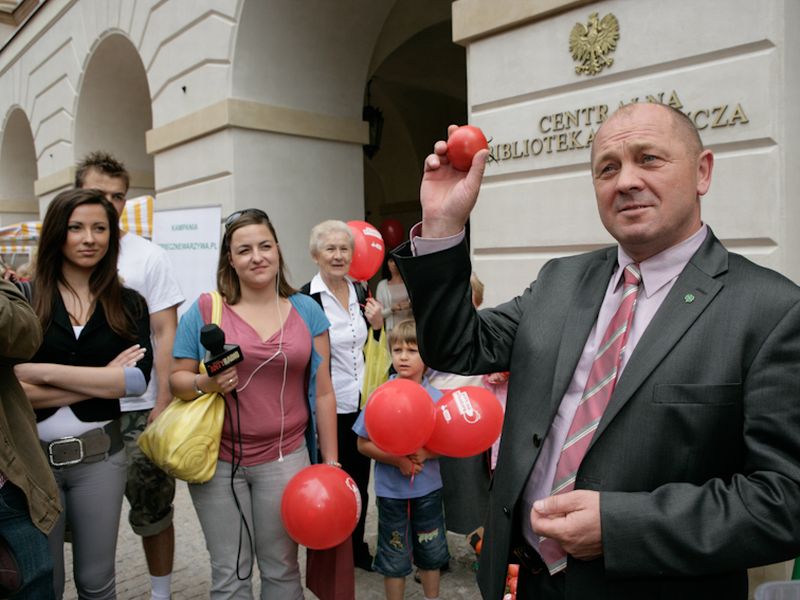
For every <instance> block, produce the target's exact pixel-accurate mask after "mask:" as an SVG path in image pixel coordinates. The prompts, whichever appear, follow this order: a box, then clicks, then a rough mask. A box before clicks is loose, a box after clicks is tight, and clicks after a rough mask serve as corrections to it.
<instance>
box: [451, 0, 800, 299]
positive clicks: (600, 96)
mask: <svg viewBox="0 0 800 600" xmlns="http://www.w3.org/2000/svg"><path fill="white" fill-rule="evenodd" d="M525 7H527V8H528V11H527V13H526V12H525V10H524V9H525ZM797 11H798V9H797V3H794V2H789V1H787V2H784V1H782V0H770V1H765V2H760V3H758V8H757V9H756V7H755V5H754V4H753V3H751V2H748V1H747V0H711V1H707V2H703V3H697V2H692V1H691V0H679V1H676V2H669V3H665V2H659V1H656V0H641V1H639V2H627V1H625V0H616V1H614V0H611V1H602V2H592V3H586V2H556V1H551V2H531V3H523V2H514V1H511V0H508V1H501V2H497V3H495V5H494V11H493V15H492V14H486V11H485V10H484V9H483V8H482V7H481V5H480V4H479V3H476V2H474V1H473V0H460V1H459V2H456V3H455V4H454V9H453V14H454V24H453V29H454V35H455V36H456V37H457V38H458V36H461V38H460V39H461V41H462V43H464V44H465V45H466V46H467V48H468V81H469V106H468V110H469V114H470V122H472V123H474V124H476V125H478V126H480V127H482V128H483V129H484V130H485V131H486V133H487V135H488V136H491V137H492V146H493V153H494V155H495V156H496V157H497V158H498V159H499V160H498V161H497V162H495V163H493V164H491V165H490V166H489V168H488V170H487V177H486V180H485V183H484V186H483V189H482V191H481V198H480V201H479V205H478V207H477V209H476V211H475V213H474V217H473V220H472V241H473V253H474V259H475V267H476V270H477V271H478V273H479V274H480V275H481V276H482V277H484V276H485V280H486V284H487V301H488V302H489V303H495V302H497V301H499V300H500V299H503V298H507V297H509V296H510V295H512V294H515V293H517V292H519V291H520V290H521V289H522V288H523V287H524V286H525V285H527V283H528V282H529V281H531V280H532V279H533V278H534V277H535V274H536V272H537V271H538V270H539V268H541V266H542V264H543V263H544V262H545V261H547V260H548V259H549V258H551V257H553V256H559V255H563V254H568V253H572V252H581V251H584V250H587V249H591V248H595V247H598V246H602V245H605V244H608V243H610V242H611V241H612V240H611V238H610V237H609V236H608V234H607V233H606V232H605V230H604V229H603V228H602V226H601V224H600V222H599V219H598V218H597V215H596V209H595V205H594V199H593V192H592V187H591V180H590V178H589V174H588V166H589V165H588V161H589V149H588V147H589V144H588V143H587V142H588V141H589V139H590V137H591V135H592V132H593V131H596V129H597V127H598V126H599V123H600V122H601V121H602V118H603V114H604V111H607V112H613V110H614V109H615V108H617V107H618V106H619V105H620V103H627V102H631V101H632V100H634V99H638V100H639V101H647V100H651V101H662V102H668V103H669V102H671V103H672V104H673V105H675V106H677V107H679V108H681V110H684V111H685V112H689V113H691V114H692V116H693V118H694V119H695V122H696V123H697V125H698V128H699V129H700V133H701V136H702V138H703V141H704V143H705V144H706V145H707V146H709V147H710V148H711V149H712V150H713V151H714V152H715V155H716V159H717V163H716V170H715V176H714V180H713V183H712V186H711V191H710V193H709V194H708V195H707V196H706V197H705V198H704V200H703V216H704V219H705V220H706V222H707V223H709V225H711V227H712V228H713V229H714V231H715V233H716V234H717V235H718V236H719V237H721V238H722V239H723V240H724V242H725V243H726V245H728V247H729V248H731V249H733V250H735V251H738V252H741V253H743V254H745V255H747V256H748V257H750V258H751V259H753V260H755V261H756V262H759V263H761V264H764V265H767V266H770V267H772V268H775V269H777V270H779V271H782V272H784V273H785V274H787V275H788V276H790V277H792V278H794V279H796V280H800V264H798V262H797V261H796V260H794V257H795V256H796V244H797V242H796V241H795V240H796V238H797V236H796V235H794V233H793V231H792V229H793V227H792V226H791V224H790V223H791V221H790V222H787V219H786V216H787V215H788V214H793V213H795V212H796V211H797V209H796V208H795V205H796V204H797V203H796V202H794V203H793V202H792V201H791V199H792V198H793V197H796V196H797V194H796V192H797V182H796V179H793V178H796V175H795V174H794V171H795V170H796V169H792V168H791V167H790V166H789V165H787V164H786V163H785V157H786V156H789V154H787V152H789V151H790V150H791V149H793V148H794V147H795V146H796V144H797V135H796V129H797V121H798V117H800V115H799V114H798V112H799V111H798V108H797V107H796V103H792V102H791V100H790V99H791V98H792V97H793V95H794V96H796V94H797V76H796V75H794V74H793V72H792V74H789V70H790V69H791V65H794V71H796V70H797V66H798V64H797V62H798V60H799V59H798V57H800V55H799V54H798V53H797V51H796V48H794V51H793V48H792V45H794V46H796V45H797V42H795V41H793V40H792V39H790V38H791V36H788V35H787V23H790V22H795V23H796V22H797ZM592 12H598V13H599V16H600V17H601V18H602V17H603V16H604V15H606V14H608V13H613V14H614V15H615V16H616V17H617V19H618V22H619V30H620V38H619V42H618V46H617V49H616V51H614V52H613V53H612V54H611V56H612V57H613V60H614V62H613V65H612V66H611V67H609V68H606V69H605V70H603V71H602V72H601V73H600V74H598V75H595V76H591V77H589V76H586V75H577V74H576V73H575V68H574V67H575V64H576V63H575V62H574V61H573V59H572V56H571V55H570V52H569V36H570V31H571V30H572V27H573V26H574V25H575V24H576V23H578V22H580V23H582V24H586V23H587V22H588V18H589V15H590V13H592ZM575 117H577V120H578V123H576V122H575ZM793 132H795V133H793ZM788 186H792V189H794V190H795V194H794V195H793V194H791V193H790V190H789V187H788Z"/></svg>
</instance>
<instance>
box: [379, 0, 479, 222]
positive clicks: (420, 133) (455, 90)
mask: <svg viewBox="0 0 800 600" xmlns="http://www.w3.org/2000/svg"><path fill="white" fill-rule="evenodd" d="M411 8H412V6H411V5H408V4H407V5H405V9H406V10H410V9H411ZM447 8H448V10H447V12H446V13H445V14H443V15H439V18H442V17H443V18H444V19H445V20H440V21H438V22H435V23H433V24H430V23H427V24H424V25H422V27H421V28H419V29H417V30H415V31H406V33H405V35H406V37H405V40H404V41H403V42H402V43H399V44H397V45H396V47H394V48H393V49H391V50H390V51H384V52H385V55H384V56H378V55H377V54H378V53H379V52H381V49H382V47H383V45H382V43H381V42H382V40H379V43H378V46H377V47H376V56H375V57H373V71H372V73H371V76H370V80H369V83H368V89H367V90H366V91H365V103H366V102H369V104H370V105H372V106H375V107H377V108H379V109H380V110H381V112H382V113H383V132H382V136H381V141H380V147H379V149H378V151H377V152H376V153H375V154H374V156H373V157H371V158H370V157H367V156H365V157H364V173H365V177H364V198H365V211H366V213H367V215H368V217H369V219H370V221H371V222H373V223H375V224H376V225H379V224H380V223H381V222H382V221H384V220H385V219H388V218H392V219H398V220H399V221H400V222H402V223H403V224H404V226H405V229H406V231H407V230H408V228H409V227H410V226H411V225H413V224H414V223H415V222H417V221H418V220H419V217H420V214H421V213H420V206H419V182H420V179H421V177H422V164H423V161H424V159H425V156H427V155H428V154H429V153H430V152H431V148H432V147H433V142H434V141H435V140H438V139H443V138H444V137H445V136H446V135H447V126H448V125H449V124H451V123H459V124H460V123H464V122H465V121H466V115H467V109H466V102H467V78H466V52H465V50H464V48H462V47H461V46H458V45H456V44H454V43H453V41H452V33H451V30H452V23H451V20H450V13H449V5H448V7H447ZM392 17H393V18H390V19H388V20H387V23H386V25H385V27H384V31H383V32H382V33H381V38H385V39H393V38H397V37H398V33H397V31H396V30H397V29H398V28H401V27H404V26H407V15H405V14H402V15H398V14H397V13H394V14H393V15H392Z"/></svg>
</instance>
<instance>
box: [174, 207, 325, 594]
mask: <svg viewBox="0 0 800 600" xmlns="http://www.w3.org/2000/svg"><path fill="white" fill-rule="evenodd" d="M217 288H218V291H219V292H220V294H221V295H222V297H223V300H224V302H223V306H222V320H221V322H220V327H221V329H222V330H223V331H224V332H225V337H226V341H227V342H228V343H233V344H237V345H238V346H239V347H240V348H241V351H242V354H243V356H244V360H243V361H242V362H240V363H239V364H237V365H235V366H233V367H230V368H228V369H226V370H224V371H222V372H221V373H219V374H218V375H216V376H214V377H209V376H208V375H205V374H199V373H198V369H199V365H200V361H201V360H202V359H203V357H204V356H205V349H204V348H203V346H202V345H201V343H200V330H201V328H202V327H203V325H204V324H205V323H208V322H210V315H211V299H210V295H209V294H203V295H201V297H200V298H199V299H198V300H197V301H196V302H195V303H194V305H192V307H191V308H190V309H189V311H188V312H187V313H186V314H185V315H183V317H182V318H181V322H180V324H179V326H178V332H177V335H176V337H175V346H174V348H173V357H174V361H173V368H172V374H171V376H170V384H171V387H172V392H173V393H174V394H175V395H176V396H178V397H180V398H183V399H184V400H189V401H191V400H193V399H195V398H197V397H198V396H200V395H201V394H204V393H207V392H212V391H213V392H219V393H222V394H224V395H225V401H226V404H227V407H228V410H226V415H225V421H224V425H223V431H222V442H221V444H220V452H219V461H218V463H217V470H216V473H215V474H214V477H213V478H212V479H211V481H209V482H207V483H204V484H191V485H190V486H189V490H190V493H191V496H192V501H193V502H194V506H195V509H196V511H197V515H198V517H199V519H200V524H201V526H202V528H203V534H204V535H205V538H206V546H207V548H208V552H209V554H210V556H211V597H212V598H214V599H222V598H226V599H227V598H252V586H251V581H250V573H251V569H252V563H253V557H252V553H251V545H254V546H255V555H256V560H257V561H258V567H259V571H260V573H261V597H262V598H265V599H266V598H270V599H272V598H281V599H287V600H296V599H301V598H303V589H302V586H301V584H300V570H299V567H298V563H297V544H296V543H295V542H294V541H293V540H292V539H291V538H290V537H289V535H288V534H287V533H286V530H285V529H284V527H283V522H282V520H281V514H280V503H281V497H282V494H283V490H284V488H285V486H286V484H287V483H288V481H289V480H290V479H291V478H292V476H294V475H295V474H296V473H297V472H298V471H300V470H301V469H303V468H304V467H306V466H307V465H309V464H310V462H316V457H317V447H316V439H317V433H318V434H319V435H318V439H319V446H320V449H319V451H320V454H321V457H322V460H324V461H325V462H328V463H332V464H337V463H336V461H337V460H338V455H337V450H336V399H335V397H334V394H333V388H332V386H331V379H330V371H329V366H328V361H329V343H328V325H329V324H328V320H327V319H326V318H325V314H324V313H323V312H322V310H321V309H320V308H319V306H318V305H317V304H316V303H315V302H314V301H313V300H312V299H311V298H309V297H307V296H304V295H302V294H298V293H296V291H295V290H294V289H293V288H292V287H291V286H290V285H289V283H288V281H287V280H286V267H285V264H284V260H283V256H282V254H281V251H280V246H279V244H278V239H277V236H276V234H275V229H274V227H273V226H272V223H270V221H269V218H268V217H267V215H266V214H265V213H264V212H263V211H261V210H259V209H247V210H244V211H239V212H236V213H233V214H232V215H231V216H230V217H228V219H227V220H226V222H225V233H224V235H223V238H222V246H221V248H220V258H219V265H218V268H217ZM234 390H235V391H236V392H237V394H232V392H234ZM237 396H238V398H237ZM232 489H233V491H232ZM241 519H243V521H241ZM242 531H244V533H242ZM248 532H249V534H248ZM250 534H251V535H252V541H253V544H251V543H250V541H249V539H248V537H249V535H250Z"/></svg>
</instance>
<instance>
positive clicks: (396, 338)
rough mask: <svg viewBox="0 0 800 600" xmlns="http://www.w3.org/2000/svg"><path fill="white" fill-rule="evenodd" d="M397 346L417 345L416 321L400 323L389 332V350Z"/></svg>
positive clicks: (409, 320)
mask: <svg viewBox="0 0 800 600" xmlns="http://www.w3.org/2000/svg"><path fill="white" fill-rule="evenodd" d="M397 344H413V345H414V346H416V345H417V323H416V322H415V321H414V319H406V320H404V321H400V322H399V323H397V324H396V325H395V326H394V327H393V328H392V330H391V331H390V332H389V348H391V347H392V346H396V345H397Z"/></svg>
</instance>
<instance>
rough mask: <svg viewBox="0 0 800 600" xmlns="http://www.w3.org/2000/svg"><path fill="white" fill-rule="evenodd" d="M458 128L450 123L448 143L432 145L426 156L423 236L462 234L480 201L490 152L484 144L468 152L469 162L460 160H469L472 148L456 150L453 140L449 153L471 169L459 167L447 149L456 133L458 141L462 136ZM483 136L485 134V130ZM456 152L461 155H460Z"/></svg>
mask: <svg viewBox="0 0 800 600" xmlns="http://www.w3.org/2000/svg"><path fill="white" fill-rule="evenodd" d="M459 129H462V128H459V127H457V126H455V125H450V127H448V129H447V132H448V135H449V136H450V139H448V141H447V142H445V141H443V140H439V141H438V142H436V144H434V146H433V154H429V155H428V157H427V158H426V159H425V170H424V174H423V177H422V185H421V187H420V203H421V204H422V236H423V237H431V238H441V237H448V236H452V235H456V234H457V233H459V232H460V231H461V230H462V229H464V225H465V223H466V222H467V219H469V215H470V213H471V212H472V209H473V208H474V207H475V203H476V202H477V200H478V192H479V191H480V186H481V180H482V179H483V171H484V169H485V168H486V160H487V159H488V157H489V151H488V150H487V149H485V147H484V149H479V148H477V147H475V148H474V149H473V150H472V154H470V155H469V156H470V160H469V162H468V163H467V162H461V160H460V159H464V160H465V161H466V155H467V154H468V153H469V151H468V149H467V148H465V147H462V148H461V150H460V151H459V152H455V148H456V145H457V144H456V143H455V142H454V143H453V150H452V151H451V152H450V154H451V155H452V156H453V159H454V160H455V161H456V162H457V163H458V165H460V166H461V167H465V170H466V169H468V171H467V172H466V173H465V172H464V171H462V170H459V168H458V167H457V166H456V163H455V162H452V161H451V160H450V158H449V157H448V149H449V148H450V143H451V140H453V136H456V137H455V140H456V141H457V140H458V137H459V136H460V135H463V134H458V135H456V132H457V131H458V130H459ZM472 129H477V128H472ZM478 131H480V130H478ZM481 137H483V134H482V133H481ZM484 143H485V137H484ZM456 154H458V156H457V157H456ZM473 155H474V156H473Z"/></svg>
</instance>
